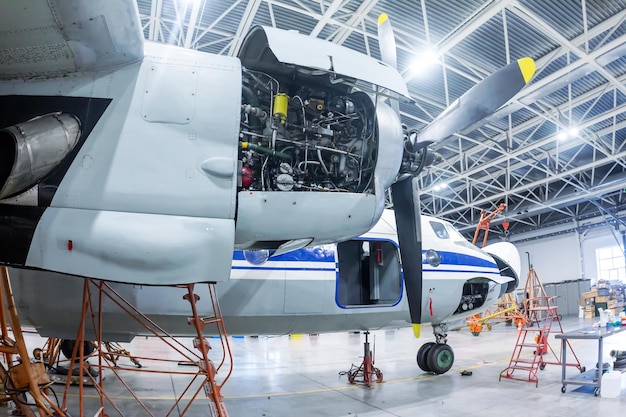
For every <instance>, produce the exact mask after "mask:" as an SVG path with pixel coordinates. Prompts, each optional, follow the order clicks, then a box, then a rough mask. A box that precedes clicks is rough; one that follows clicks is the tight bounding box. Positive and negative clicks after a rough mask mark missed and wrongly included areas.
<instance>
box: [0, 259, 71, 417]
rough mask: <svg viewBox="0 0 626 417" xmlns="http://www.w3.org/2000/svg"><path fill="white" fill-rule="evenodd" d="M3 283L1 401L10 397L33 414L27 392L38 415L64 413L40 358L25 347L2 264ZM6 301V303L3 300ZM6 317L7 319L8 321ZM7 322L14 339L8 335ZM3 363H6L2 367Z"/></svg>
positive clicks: (62, 415)
mask: <svg viewBox="0 0 626 417" xmlns="http://www.w3.org/2000/svg"><path fill="white" fill-rule="evenodd" d="M0 271H1V272H0V273H1V274H2V285H1V286H0V329H1V332H2V334H0V337H1V339H0V354H1V355H2V359H3V360H2V363H1V364H0V382H2V384H3V385H4V389H5V398H2V399H1V401H13V402H14V403H15V405H16V406H17V408H18V409H19V411H20V412H21V414H22V415H23V416H26V417H35V413H34V412H33V410H32V409H31V408H30V406H29V404H27V402H26V394H27V393H28V394H30V396H31V397H32V399H33V401H34V405H35V406H36V408H37V413H38V414H39V416H40V417H44V416H60V417H65V416H66V413H65V409H64V410H61V408H59V406H58V405H57V404H56V403H55V402H54V401H53V400H52V399H51V398H49V397H48V395H47V393H48V392H49V391H50V389H51V388H50V385H51V382H50V379H49V378H48V376H47V374H46V371H45V366H44V364H43V363H42V362H32V363H31V361H30V359H29V355H28V351H27V349H26V342H25V341H24V335H23V334H22V328H21V326H20V320H19V317H18V314H17V308H16V306H15V300H14V298H13V291H12V289H11V280H10V278H9V272H8V270H7V268H6V267H5V266H3V267H0ZM5 302H6V304H5ZM7 319H8V320H9V322H7ZM9 325H10V327H11V331H12V333H13V339H12V338H11V337H10V336H9ZM5 366H6V367H5Z"/></svg>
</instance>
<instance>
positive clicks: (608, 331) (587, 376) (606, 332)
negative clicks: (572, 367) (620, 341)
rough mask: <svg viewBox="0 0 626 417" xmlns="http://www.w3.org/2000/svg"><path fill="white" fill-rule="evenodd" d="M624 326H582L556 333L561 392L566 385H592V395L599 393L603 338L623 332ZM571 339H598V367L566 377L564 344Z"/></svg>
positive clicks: (564, 389)
mask: <svg viewBox="0 0 626 417" xmlns="http://www.w3.org/2000/svg"><path fill="white" fill-rule="evenodd" d="M624 330H626V327H613V326H611V327H584V328H582V329H578V330H573V331H571V332H567V333H561V334H557V335H556V336H555V337H556V338H557V339H561V357H562V359H563V367H562V369H561V382H562V383H563V386H562V387H561V392H562V393H565V391H567V385H568V384H572V385H591V386H594V387H595V389H594V390H593V395H595V396H596V397H597V396H598V395H600V388H601V384H602V345H603V340H604V338H606V337H609V336H613V335H614V334H617V333H620V332H623V331H624ZM571 339H589V340H597V341H598V367H599V368H598V369H597V370H596V369H591V370H589V371H586V372H582V373H580V374H578V375H574V376H571V377H569V378H568V377H567V375H566V362H567V361H566V360H565V354H566V345H567V341H568V340H571Z"/></svg>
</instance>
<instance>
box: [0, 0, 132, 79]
mask: <svg viewBox="0 0 626 417" xmlns="http://www.w3.org/2000/svg"><path fill="white" fill-rule="evenodd" d="M0 28H1V30H0V79H28V78H33V77H56V76H63V75H67V74H70V73H74V72H87V71H96V70H102V69H107V68H113V67H118V66H122V65H125V64H129V63H131V62H135V61H138V60H140V59H141V58H142V57H143V33H142V30H141V25H140V21H139V14H138V12H137V5H136V3H135V1H134V0H108V1H106V2H105V1H98V2H95V1H80V0H62V1H61V0H54V1H45V0H29V1H7V2H3V4H2V5H1V6H0Z"/></svg>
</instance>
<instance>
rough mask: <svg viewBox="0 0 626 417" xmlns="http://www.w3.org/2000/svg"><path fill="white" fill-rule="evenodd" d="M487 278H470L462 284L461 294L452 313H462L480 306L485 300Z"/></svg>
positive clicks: (487, 290) (487, 287) (487, 288)
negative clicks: (457, 304)
mask: <svg viewBox="0 0 626 417" xmlns="http://www.w3.org/2000/svg"><path fill="white" fill-rule="evenodd" d="M488 292H489V280H488V279H486V278H472V279H470V280H468V281H467V282H466V283H465V284H464V285H463V295H461V301H460V302H459V306H458V307H457V309H456V311H455V312H454V314H459V313H464V312H466V311H468V310H474V309H476V308H479V307H482V305H483V304H485V301H486V300H487V293H488Z"/></svg>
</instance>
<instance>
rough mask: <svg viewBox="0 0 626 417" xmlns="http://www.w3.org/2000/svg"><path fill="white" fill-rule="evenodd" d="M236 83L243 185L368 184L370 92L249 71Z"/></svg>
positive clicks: (352, 188)
mask: <svg viewBox="0 0 626 417" xmlns="http://www.w3.org/2000/svg"><path fill="white" fill-rule="evenodd" d="M242 89H243V90H242V100H243V101H242V109H241V132H240V154H239V159H240V161H241V170H240V175H241V181H240V184H241V189H246V190H252V191H345V192H367V191H371V190H373V178H374V169H375V166H376V156H377V145H378V144H377V140H376V134H375V126H376V108H375V105H374V102H373V100H372V99H371V98H370V96H368V95H367V94H365V93H362V92H356V93H350V94H349V93H346V92H345V88H343V89H339V88H335V89H333V87H332V85H330V86H328V87H318V86H314V85H313V84H311V85H309V86H302V83H294V84H289V83H288V82H286V81H283V82H281V83H279V81H277V80H276V79H275V78H273V77H271V76H270V75H267V74H265V73H262V72H256V71H250V70H244V80H243V87H242ZM269 115H271V116H269Z"/></svg>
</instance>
